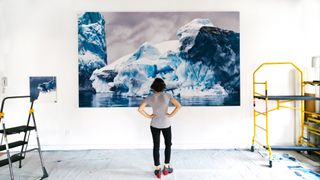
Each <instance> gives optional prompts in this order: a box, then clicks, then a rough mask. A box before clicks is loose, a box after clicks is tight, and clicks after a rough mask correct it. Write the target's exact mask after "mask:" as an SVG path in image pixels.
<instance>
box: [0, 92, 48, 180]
mask: <svg viewBox="0 0 320 180" xmlns="http://www.w3.org/2000/svg"><path fill="white" fill-rule="evenodd" d="M21 98H30V101H31V106H30V109H29V115H28V120H27V123H26V125H21V126H16V127H11V128H6V126H5V120H4V115H5V114H4V105H5V102H6V101H7V100H9V99H21ZM34 101H35V99H33V98H31V97H30V96H11V97H5V98H4V99H3V100H2V104H1V110H0V122H1V127H2V129H1V127H0V133H1V134H2V138H1V144H0V151H6V154H7V158H6V159H4V160H1V161H0V167H2V166H5V165H9V171H10V178H11V180H14V174H13V169H12V163H14V162H18V161H19V168H21V167H22V166H21V163H22V160H23V159H25V157H26V153H27V152H30V151H34V150H37V151H38V152H39V157H40V164H41V167H42V172H43V175H42V177H40V179H44V178H47V177H48V176H49V175H48V172H47V170H46V168H45V167H44V163H43V158H42V153H41V147H40V140H39V136H38V131H37V125H36V120H35V116H34V109H33V104H34ZM31 119H32V121H31ZM31 123H32V124H33V125H31ZM32 131H35V134H36V138H37V145H38V147H37V148H33V149H29V150H28V142H29V137H30V134H31V132H32ZM20 133H22V134H23V139H22V140H19V141H15V142H10V143H9V142H8V136H10V135H14V134H20ZM3 139H4V143H5V144H2V142H3ZM20 146H21V151H20V152H18V153H16V154H13V155H11V153H10V149H12V148H17V147H20Z"/></svg>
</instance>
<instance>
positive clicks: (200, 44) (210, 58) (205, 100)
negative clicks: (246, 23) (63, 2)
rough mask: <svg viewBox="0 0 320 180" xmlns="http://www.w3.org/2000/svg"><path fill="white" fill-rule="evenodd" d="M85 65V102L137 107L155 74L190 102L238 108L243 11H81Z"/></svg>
mask: <svg viewBox="0 0 320 180" xmlns="http://www.w3.org/2000/svg"><path fill="white" fill-rule="evenodd" d="M78 69H79V71H78V73H79V107H137V106H139V104H140V102H141V100H142V99H144V98H145V97H146V96H148V95H149V94H150V93H152V92H151V91H150V85H151V83H152V82H153V80H154V78H156V77H160V78H162V79H164V81H165V83H166V85H167V88H166V92H167V93H170V94H172V95H173V96H174V97H175V98H176V99H177V100H179V101H180V102H181V104H182V105H183V106H239V105H240V22H239V12H81V13H79V14H78Z"/></svg>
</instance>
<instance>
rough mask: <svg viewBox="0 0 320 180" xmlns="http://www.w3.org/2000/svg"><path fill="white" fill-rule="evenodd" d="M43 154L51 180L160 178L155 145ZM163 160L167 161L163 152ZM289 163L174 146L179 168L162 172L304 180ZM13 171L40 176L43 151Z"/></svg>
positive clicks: (25, 179)
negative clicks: (154, 157) (155, 166)
mask: <svg viewBox="0 0 320 180" xmlns="http://www.w3.org/2000/svg"><path fill="white" fill-rule="evenodd" d="M274 153H275V154H277V152H274ZM161 155H163V151H162V152H161ZM43 156H44V160H45V166H46V169H47V171H48V173H49V178H48V179H52V180H74V179H77V180H87V179H90V180H91V179H92V180H99V179H101V180H127V179H128V180H144V179H145V180H147V179H156V178H155V176H154V175H153V160H152V150H85V151H47V152H44V153H43ZM294 157H296V159H298V160H300V161H301V160H302V161H303V159H305V158H304V157H303V156H301V155H299V154H297V153H296V154H294ZM161 159H162V160H163V156H162V157H161ZM288 162H289V161H282V160H279V159H275V160H274V162H273V168H269V167H267V165H268V160H267V159H265V158H264V157H262V156H261V154H259V153H257V152H254V153H253V152H250V151H248V150H173V152H172V167H173V168H174V173H173V174H171V175H168V176H165V177H163V176H162V179H165V180H213V179H214V180H217V179H223V180H228V179H230V180H242V179H247V180H255V179H262V180H264V179H265V180H277V179H279V180H283V179H290V180H294V179H297V180H299V179H300V180H301V177H299V176H297V175H296V174H295V173H294V172H293V171H292V170H290V169H289V168H288ZM306 162H307V164H305V163H302V164H304V165H306V166H308V167H310V168H311V169H316V170H317V169H318V168H319V162H312V161H309V162H308V161H306ZM290 163H291V162H290ZM292 163H293V162H292ZM294 163H296V162H294ZM14 173H15V179H16V180H29V179H36V178H38V177H40V176H41V175H42V172H41V168H40V164H39V158H38V154H37V153H36V152H31V153H28V154H27V158H26V159H25V160H24V161H23V167H22V168H21V169H19V168H18V163H14ZM9 178H10V176H9V170H8V166H4V167H1V168H0V179H1V180H2V179H3V180H5V179H9Z"/></svg>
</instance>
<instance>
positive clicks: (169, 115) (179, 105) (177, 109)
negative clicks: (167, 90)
mask: <svg viewBox="0 0 320 180" xmlns="http://www.w3.org/2000/svg"><path fill="white" fill-rule="evenodd" d="M170 102H171V103H172V104H173V105H174V106H175V108H174V110H173V111H172V112H171V113H167V115H168V117H173V116H174V115H175V114H176V113H177V112H178V111H179V110H180V109H181V104H180V103H179V101H177V100H176V99H175V98H171V99H170Z"/></svg>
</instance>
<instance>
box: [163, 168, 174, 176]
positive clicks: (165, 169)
mask: <svg viewBox="0 0 320 180" xmlns="http://www.w3.org/2000/svg"><path fill="white" fill-rule="evenodd" d="M162 172H163V175H168V174H171V173H172V172H173V168H172V167H170V166H168V167H165V166H164V167H163V171H162Z"/></svg>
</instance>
